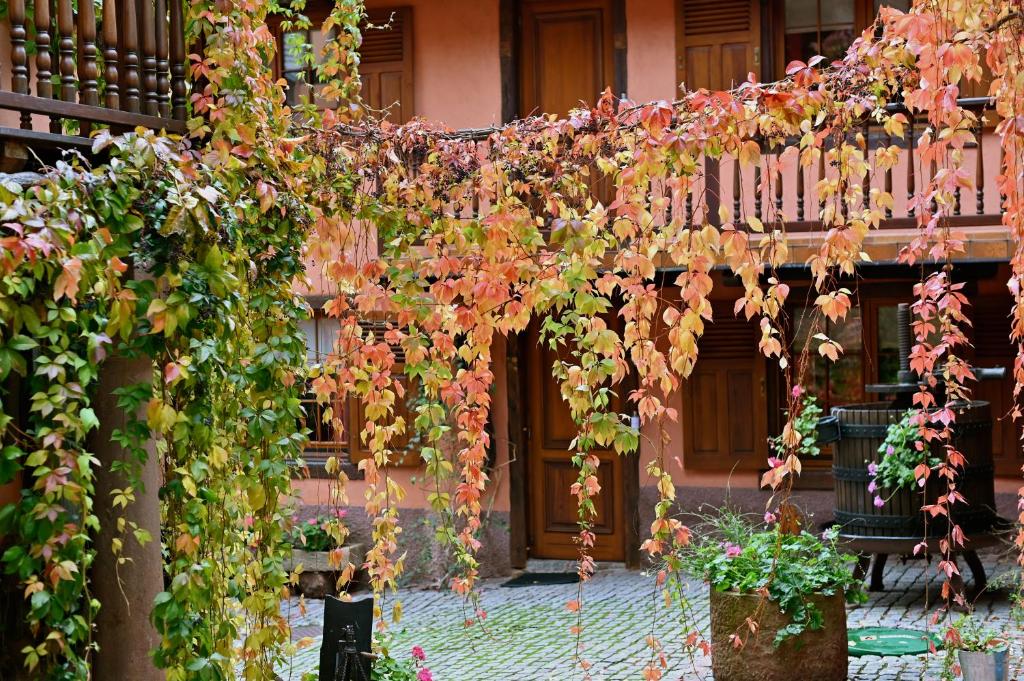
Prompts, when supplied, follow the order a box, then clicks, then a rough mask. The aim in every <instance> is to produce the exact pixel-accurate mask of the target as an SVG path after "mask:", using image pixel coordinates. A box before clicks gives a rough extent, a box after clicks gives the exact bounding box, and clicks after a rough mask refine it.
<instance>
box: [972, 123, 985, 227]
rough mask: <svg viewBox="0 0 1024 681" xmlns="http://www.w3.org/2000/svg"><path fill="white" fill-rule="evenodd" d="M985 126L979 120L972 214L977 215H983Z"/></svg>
mask: <svg viewBox="0 0 1024 681" xmlns="http://www.w3.org/2000/svg"><path fill="white" fill-rule="evenodd" d="M984 142H985V125H984V124H983V123H982V122H981V120H980V119H979V121H978V160H977V162H976V164H975V165H976V170H975V175H977V177H976V178H975V185H976V186H977V195H976V199H975V205H974V212H975V213H977V214H978V215H984V214H985V153H984V152H985V148H984Z"/></svg>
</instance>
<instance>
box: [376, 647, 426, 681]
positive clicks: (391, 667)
mask: <svg viewBox="0 0 1024 681" xmlns="http://www.w3.org/2000/svg"><path fill="white" fill-rule="evenodd" d="M374 649H375V651H376V652H375V654H374V660H373V667H372V669H371V670H370V681H433V679H434V677H433V675H432V674H431V673H430V669H428V668H427V666H426V665H425V664H424V662H426V659H427V656H426V654H425V653H424V652H423V648H420V647H419V646H413V647H412V650H410V651H409V655H408V656H407V657H402V658H396V657H393V656H392V654H391V647H390V641H389V640H388V639H386V638H384V637H378V638H377V640H376V642H375V645H374Z"/></svg>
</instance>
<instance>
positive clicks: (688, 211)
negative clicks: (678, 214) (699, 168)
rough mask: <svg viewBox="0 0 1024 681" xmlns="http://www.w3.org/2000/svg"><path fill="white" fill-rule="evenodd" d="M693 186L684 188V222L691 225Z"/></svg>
mask: <svg viewBox="0 0 1024 681" xmlns="http://www.w3.org/2000/svg"><path fill="white" fill-rule="evenodd" d="M693 191H694V187H693V186H688V187H687V188H686V222H687V223H688V224H691V225H692V224H693Z"/></svg>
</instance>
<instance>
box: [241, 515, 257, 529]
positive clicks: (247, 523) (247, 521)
mask: <svg viewBox="0 0 1024 681" xmlns="http://www.w3.org/2000/svg"><path fill="white" fill-rule="evenodd" d="M254 522H256V519H255V518H253V517H252V516H251V515H247V516H245V520H243V521H242V524H243V525H245V526H246V527H252V525H253V523H254Z"/></svg>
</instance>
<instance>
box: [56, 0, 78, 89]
mask: <svg viewBox="0 0 1024 681" xmlns="http://www.w3.org/2000/svg"><path fill="white" fill-rule="evenodd" d="M57 52H58V54H59V56H60V60H59V62H58V64H59V66H60V98H61V99H63V100H64V101H65V102H73V101H75V99H76V98H75V94H76V90H77V89H78V82H77V80H75V14H74V10H73V9H72V7H71V0H57Z"/></svg>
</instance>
